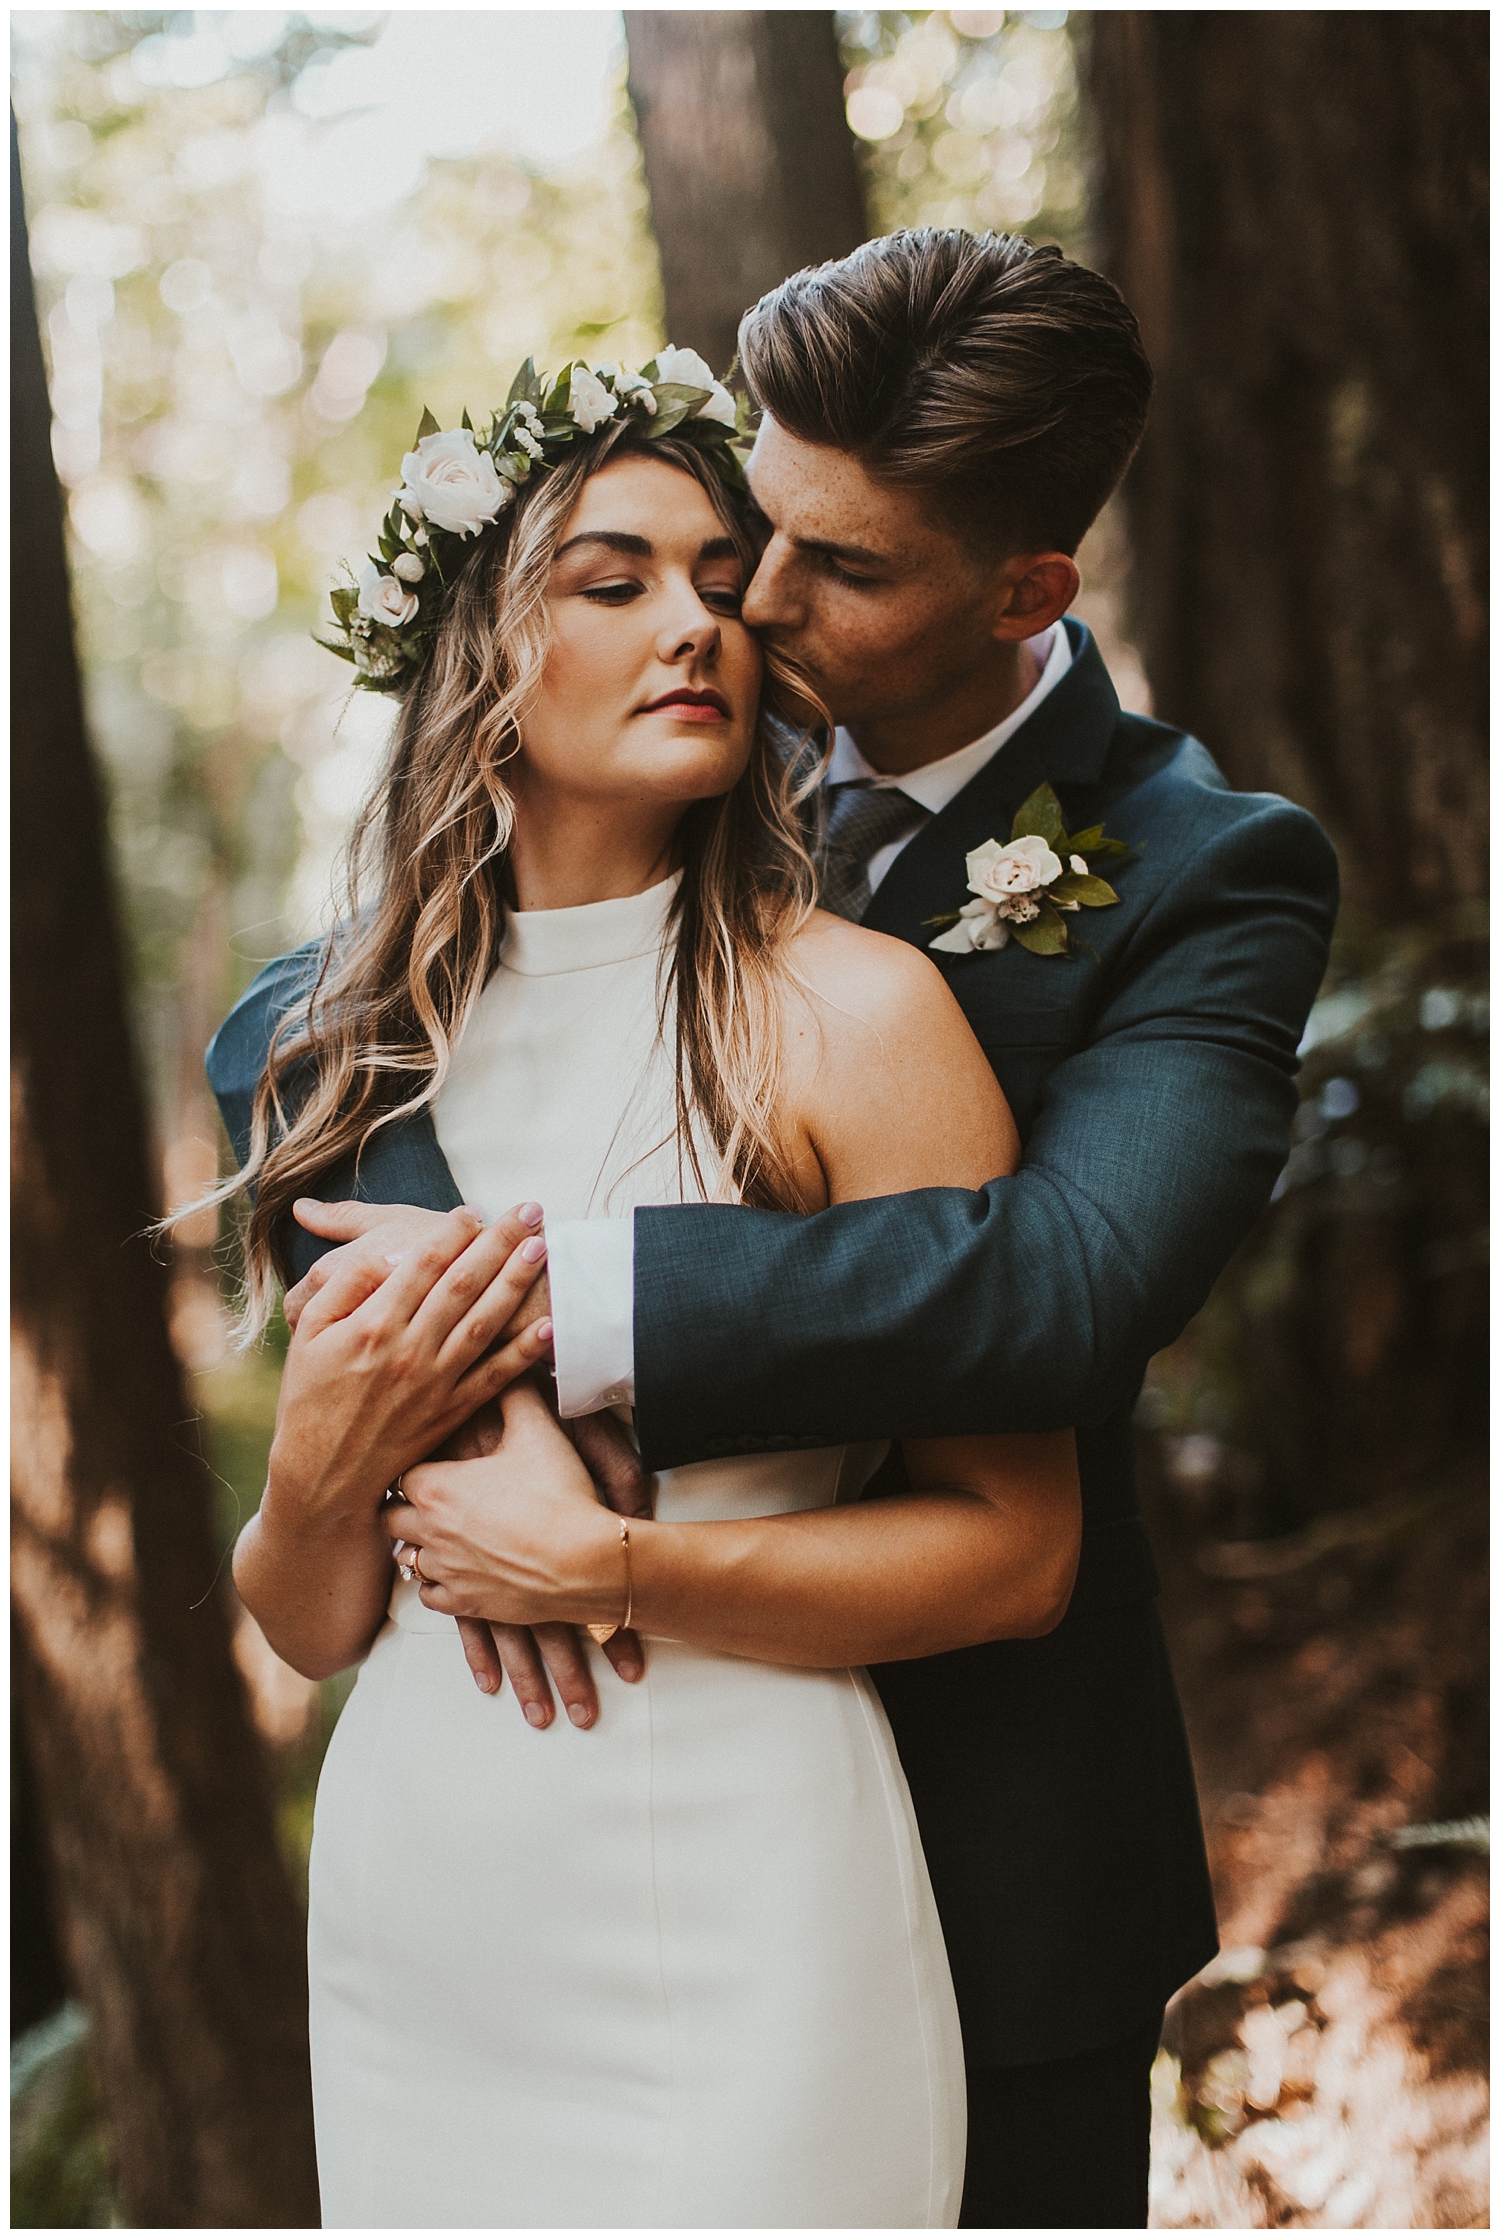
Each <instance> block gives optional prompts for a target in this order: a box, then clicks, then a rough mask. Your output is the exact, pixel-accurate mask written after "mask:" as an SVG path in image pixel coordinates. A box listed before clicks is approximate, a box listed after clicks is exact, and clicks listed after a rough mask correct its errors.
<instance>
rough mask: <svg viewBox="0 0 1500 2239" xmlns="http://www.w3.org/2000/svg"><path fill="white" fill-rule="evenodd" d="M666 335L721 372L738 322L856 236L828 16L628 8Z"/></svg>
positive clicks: (850, 163) (855, 205)
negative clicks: (789, 276) (777, 289)
mask: <svg viewBox="0 0 1500 2239" xmlns="http://www.w3.org/2000/svg"><path fill="white" fill-rule="evenodd" d="M625 24H626V31H627V35H628V38H629V42H630V97H631V100H632V101H633V102H634V104H635V113H636V120H637V123H638V126H639V129H640V139H641V152H642V155H643V157H644V159H645V166H646V184H647V186H648V187H649V189H650V192H651V218H652V224H653V226H654V228H655V232H656V239H657V245H658V247H659V249H660V251H661V268H662V286H663V289H664V291H665V295H666V314H667V334H668V336H669V338H670V339H671V340H672V341H673V342H676V343H678V344H681V345H683V346H685V347H688V348H691V349H694V350H698V351H700V352H701V353H702V355H703V356H704V357H706V358H707V360H708V362H709V364H710V365H711V366H712V367H713V369H714V371H715V372H716V373H719V374H722V373H723V372H724V370H725V368H726V367H727V366H728V364H729V361H730V359H731V358H732V357H733V355H734V349H735V337H736V335H737V333H738V331H739V323H740V318H741V316H742V314H743V313H744V312H745V311H746V310H748V308H749V307H750V305H751V304H752V303H755V302H756V301H758V299H759V298H760V297H761V296H763V295H764V294H765V293H766V291H767V289H769V288H774V287H775V286H776V285H777V283H778V282H779V281H781V280H784V279H785V278H786V277H787V274H788V273H790V272H798V271H800V270H801V269H802V267H803V266H804V265H808V264H822V263H824V262H825V261H826V260H827V259H828V258H830V257H842V256H847V254H848V253H849V251H850V250H851V249H854V248H857V247H858V246H859V244H860V242H861V241H862V240H863V239H864V238H865V233H866V230H867V229H866V224H865V210H864V197H863V194H862V192H861V189H860V183H859V175H858V172H857V171H856V169H855V162H854V142H853V140H852V138H851V137H850V133H849V127H848V125H847V123H846V122H845V119H844V88H843V71H842V69H841V67H840V64H839V56H838V45H837V41H836V39H835V36H834V25H833V17H832V15H831V14H829V13H828V12H827V11H825V10H823V9H816V8H784V9H770V8H723V9H717V8H682V9H665V8H644V9H635V8H633V9H627V11H626V15H625Z"/></svg>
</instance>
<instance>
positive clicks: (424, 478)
mask: <svg viewBox="0 0 1500 2239" xmlns="http://www.w3.org/2000/svg"><path fill="white" fill-rule="evenodd" d="M401 480H402V487H401V489H400V490H399V491H398V492H397V495H398V497H399V498H400V501H401V504H402V507H403V509H404V510H405V511H406V513H408V514H409V515H410V517H411V519H412V520H414V521H423V520H426V521H431V522H432V524H433V526H434V527H435V528H439V529H447V530H448V531H449V532H450V533H451V534H452V535H455V536H477V535H478V534H479V532H480V530H481V529H482V528H485V527H487V526H488V524H489V523H490V522H491V521H493V520H494V518H495V516H496V514H497V513H498V512H499V511H500V508H501V507H502V506H503V505H504V503H505V492H504V488H503V485H502V484H501V481H500V477H499V475H498V474H497V473H496V472H495V462H494V460H493V459H492V458H491V457H490V455H489V453H488V451H481V450H480V448H479V446H478V444H477V443H476V442H475V441H474V436H473V431H472V430H471V429H469V428H449V429H447V430H446V431H445V432H444V433H443V434H441V435H424V436H423V438H422V440H421V442H420V443H419V444H418V445H417V447H416V449H415V451H408V452H407V454H406V457H405V458H404V459H403V460H402V461H401Z"/></svg>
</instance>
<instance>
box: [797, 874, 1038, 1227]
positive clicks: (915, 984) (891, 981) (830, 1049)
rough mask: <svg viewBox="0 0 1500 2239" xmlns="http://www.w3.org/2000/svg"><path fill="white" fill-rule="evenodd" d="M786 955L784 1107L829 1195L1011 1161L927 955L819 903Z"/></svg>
mask: <svg viewBox="0 0 1500 2239" xmlns="http://www.w3.org/2000/svg"><path fill="white" fill-rule="evenodd" d="M788 961H789V963H790V964H791V967H792V969H791V972H790V973H789V974H788V975H787V978H786V983H785V984H786V986H787V998H786V1004H785V1011H784V1018H785V1027H784V1039H783V1043H782V1051H783V1057H784V1060H785V1066H786V1072H785V1076H784V1077H785V1086H786V1096H787V1105H788V1109H789V1112H790V1113H791V1114H792V1115H794V1117H795V1123H796V1128H797V1131H798V1134H799V1136H800V1137H801V1138H803V1139H805V1140H806V1141H807V1142H808V1143H809V1144H810V1145H811V1147H812V1150H813V1153H814V1155H815V1156H816V1159H817V1163H818V1166H819V1168H820V1169H821V1172H822V1174H823V1176H824V1178H825V1181H826V1184H827V1189H828V1195H829V1199H830V1201H831V1202H833V1203H834V1204H837V1203H840V1202H841V1201H845V1200H847V1199H849V1198H854V1197H873V1196H878V1195H880V1194H881V1193H882V1192H884V1191H887V1190H903V1189H926V1188H933V1187H938V1186H942V1185H948V1186H951V1187H955V1188H960V1189H978V1188H979V1187H980V1186H981V1184H983V1183H984V1182H987V1181H991V1180H993V1179H994V1177H995V1176H996V1175H998V1174H1008V1173H1011V1172H1013V1171H1014V1168H1015V1165H1016V1161H1017V1158H1018V1156H1019V1151H1020V1143H1019V1138H1018V1137H1017V1135H1016V1130H1015V1123H1014V1121H1013V1120H1012V1118H1011V1115H1010V1107H1009V1106H1008V1104H1007V1103H1006V1101H1005V1097H1004V1095H1003V1093H1002V1091H1001V1088H1000V1084H999V1082H998V1081H997V1080H996V1078H995V1075H994V1073H993V1071H992V1070H991V1067H990V1063H989V1060H988V1058H986V1056H985V1054H984V1052H983V1050H982V1049H981V1048H980V1046H979V1044H978V1042H977V1041H976V1040H975V1038H974V1034H973V1031H972V1029H971V1028H970V1025H969V1022H968V1020H967V1019H966V1018H965V1016H964V1014H963V1011H962V1010H961V1009H960V1007H959V1004H958V1002H957V999H956V998H955V996H954V994H953V991H952V989H951V988H950V987H949V985H948V983H947V981H946V980H945V979H944V977H943V975H942V973H941V972H940V971H939V970H938V968H937V966H936V965H935V964H934V963H933V962H932V960H931V958H930V957H927V956H924V955H923V954H922V951H921V950H920V949H919V948H915V947H913V946H912V944H911V942H909V941H898V940H893V939H891V938H890V936H889V935H888V934H885V933H874V932H871V931H869V930H868V929H867V928H866V927H864V926H860V925H850V924H847V923H846V922H845V921H844V920H843V919H842V918H837V917H829V916H827V915H825V914H824V913H823V912H822V911H819V912H817V913H816V914H815V915H814V916H813V917H812V918H810V919H809V921H808V923H807V924H806V925H805V926H804V927H803V928H802V930H801V931H800V933H799V934H798V935H797V936H796V939H795V941H794V942H793V944H792V953H791V956H790V957H789V959H788Z"/></svg>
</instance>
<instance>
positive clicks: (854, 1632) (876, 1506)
mask: <svg viewBox="0 0 1500 2239" xmlns="http://www.w3.org/2000/svg"><path fill="white" fill-rule="evenodd" d="M631 1551H632V1569H633V1582H634V1589H635V1610H634V1622H635V1626H636V1629H637V1630H638V1631H639V1632H641V1633H644V1634H647V1635H649V1634H651V1633H659V1634H662V1635H665V1636H666V1637H668V1638H671V1639H675V1640H683V1641H689V1642H691V1643H693V1644H694V1645H696V1646H698V1647H704V1648H717V1649H720V1650H722V1651H724V1652H725V1653H726V1654H729V1655H735V1656H749V1657H753V1658H755V1659H757V1660H759V1661H761V1662H769V1663H784V1664H803V1665H809V1666H818V1667H824V1668H831V1667H835V1666H838V1665H842V1664H866V1663H886V1662H897V1661H900V1660H902V1659H904V1658H907V1657H915V1656H934V1655H940V1654H942V1653H943V1652H944V1651H945V1650H947V1649H952V1648H964V1647H968V1646H970V1645H972V1644H973V1643H974V1642H976V1641H986V1640H1022V1639H1033V1638H1035V1637H1037V1636H1038V1635H1040V1634H1042V1633H1046V1632H1050V1631H1051V1629H1052V1627H1053V1626H1054V1625H1055V1624H1057V1623H1058V1621H1059V1620H1060V1618H1061V1617H1062V1616H1063V1614H1064V1612H1065V1610H1066V1608H1067V1603H1068V1597H1069V1595H1070V1593H1071V1592H1072V1587H1073V1577H1074V1573H1075V1570H1076V1568H1077V1557H1078V1542H1077V1536H1076V1532H1069V1531H1067V1530H1048V1529H1046V1528H1043V1527H1041V1526H1039V1525H1037V1524H1034V1523H1033V1522H1032V1521H1031V1520H1030V1519H1026V1520H1024V1521H1022V1522H1021V1523H1020V1524H1019V1526H1018V1522H1017V1519H1016V1518H1015V1516H1013V1515H1011V1514H1008V1513H1007V1512H1006V1510H1005V1509H1004V1508H1001V1507H997V1506H996V1505H995V1504H993V1503H992V1502H990V1501H987V1500H984V1499H982V1498H979V1497H977V1496H975V1495H973V1494H970V1493H966V1492H962V1491H953V1492H929V1493H926V1494H924V1495H922V1496H920V1497H916V1496H913V1497H910V1498H902V1499H894V1500H882V1501H871V1502H868V1503H864V1504H856V1505H854V1506H851V1507H847V1508H831V1509H816V1510H812V1511H809V1512H807V1513H804V1514H801V1515H793V1516H768V1517H756V1518H750V1519H746V1520H744V1521H742V1522H733V1523H704V1524H657V1523H651V1524H633V1525H632V1526H631Z"/></svg>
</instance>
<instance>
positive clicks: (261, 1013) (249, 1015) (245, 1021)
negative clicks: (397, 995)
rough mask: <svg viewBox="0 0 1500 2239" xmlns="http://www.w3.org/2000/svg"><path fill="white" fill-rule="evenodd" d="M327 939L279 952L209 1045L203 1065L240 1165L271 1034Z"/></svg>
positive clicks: (304, 986)
mask: <svg viewBox="0 0 1500 2239" xmlns="http://www.w3.org/2000/svg"><path fill="white" fill-rule="evenodd" d="M322 955H323V943H322V942H321V941H309V942H308V944H307V946H306V947H305V948H298V949H293V950H292V951H291V953H290V954H289V955H287V956H278V957H277V958H276V959H275V961H274V962H273V963H270V964H268V965H267V966H266V967H265V970H264V971H262V972H258V973H257V974H256V976H255V978H254V979H253V980H252V981H251V982H250V985H249V986H248V987H247V988H246V990H245V992H244V994H243V995H242V996H241V997H240V999H239V1001H238V1002H237V1003H236V1004H235V1006H234V1009H233V1010H232V1011H231V1012H230V1014H229V1016H228V1018H226V1019H225V1021H224V1023H223V1025H222V1026H221V1027H220V1028H219V1031H218V1033H217V1034H216V1035H215V1036H214V1038H213V1040H212V1041H211V1042H210V1043H209V1045H208V1051H207V1054H206V1056H205V1058H204V1068H205V1070H206V1072H207V1074H208V1085H209V1087H210V1088H211V1089H212V1090H213V1092H214V1097H215V1100H216V1102H217V1103H218V1107H219V1112H220V1115H221V1117H222V1119H223V1121H224V1128H225V1132H226V1133H227V1134H228V1137H229V1140H230V1144H231V1145H232V1147H233V1150H234V1155H235V1158H236V1160H237V1161H238V1163H239V1164H240V1165H241V1166H243V1165H244V1163H245V1161H246V1159H247V1158H248V1157H249V1156H250V1117H251V1113H252V1112H253V1110H254V1108H255V1091H256V1089H257V1088H258V1087H259V1086H260V1077H261V1075H262V1073H264V1071H265V1069H266V1057H267V1054H268V1052H269V1050H270V1047H271V1037H272V1035H273V1034H274V1033H275V1031H276V1029H277V1027H278V1026H279V1025H280V1023H281V1021H282V1019H283V1018H284V1017H285V1016H286V1014H287V1012H288V1011H289V1010H291V1009H292V1007H293V1005H294V1004H295V1003H296V1002H297V1001H298V999H299V997H305V996H306V995H307V994H308V993H309V992H310V990H311V988H312V986H313V983H314V981H315V980H316V978H317V976H318V966H319V964H320V962H321V961H322Z"/></svg>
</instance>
